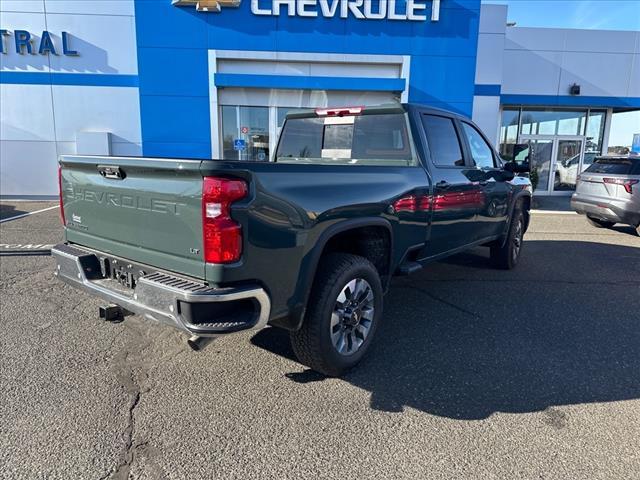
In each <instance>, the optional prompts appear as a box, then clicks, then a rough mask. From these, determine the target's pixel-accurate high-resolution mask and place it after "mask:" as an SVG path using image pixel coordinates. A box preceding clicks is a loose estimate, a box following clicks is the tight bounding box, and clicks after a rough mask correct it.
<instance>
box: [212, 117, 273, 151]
mask: <svg viewBox="0 0 640 480" xmlns="http://www.w3.org/2000/svg"><path fill="white" fill-rule="evenodd" d="M221 116H222V122H221V123H222V151H223V158H224V159H229V160H231V159H237V160H249V161H254V162H266V161H269V138H270V135H269V108H268V107H241V106H223V107H222V108H221Z"/></svg>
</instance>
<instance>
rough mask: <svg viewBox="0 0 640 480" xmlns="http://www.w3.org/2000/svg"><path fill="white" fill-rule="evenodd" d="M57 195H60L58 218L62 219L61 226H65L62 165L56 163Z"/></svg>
mask: <svg viewBox="0 0 640 480" xmlns="http://www.w3.org/2000/svg"><path fill="white" fill-rule="evenodd" d="M58 196H59V197H60V220H61V221H62V226H63V227H65V226H66V225H67V221H66V219H65V217H64V202H63V200H62V166H61V165H58Z"/></svg>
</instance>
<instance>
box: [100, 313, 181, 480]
mask: <svg viewBox="0 0 640 480" xmlns="http://www.w3.org/2000/svg"><path fill="white" fill-rule="evenodd" d="M124 327H125V331H128V333H129V334H130V335H132V338H131V340H130V341H129V342H128V343H127V344H126V345H125V346H124V347H123V348H122V350H121V351H120V352H118V353H117V354H116V355H115V357H114V358H113V370H114V371H115V374H116V378H117V379H118V382H119V383H120V384H121V385H122V386H123V388H124V390H125V393H127V394H128V395H129V396H130V401H129V407H128V412H127V424H126V426H125V428H124V430H123V432H122V438H123V439H124V445H123V449H122V450H123V451H122V454H121V455H120V461H119V463H118V464H117V465H115V466H114V467H113V468H111V469H110V470H109V472H107V473H106V474H105V475H104V476H103V477H101V480H106V479H107V478H108V479H110V480H126V479H128V478H129V477H130V474H131V470H132V468H133V467H134V466H135V465H136V462H137V460H138V459H139V457H140V456H144V459H145V460H146V463H147V467H148V468H149V469H151V470H153V471H154V472H155V473H157V474H158V475H157V477H158V478H160V477H162V476H163V475H162V472H161V469H160V467H159V466H158V465H157V464H156V463H155V462H154V461H153V458H154V456H155V455H157V453H156V450H155V448H153V447H152V446H151V445H150V444H149V441H148V440H147V439H142V438H136V437H137V435H136V432H137V429H136V411H137V409H138V408H139V406H140V402H141V400H142V396H143V395H144V394H146V393H149V392H150V391H151V390H152V387H151V383H150V381H149V372H150V371H151V370H152V369H153V368H154V367H155V366H157V365H158V364H162V362H164V361H166V360H172V359H174V358H175V357H176V356H177V355H179V354H181V353H183V352H185V351H188V350H187V347H186V343H182V342H180V343H179V344H178V345H177V346H176V347H175V348H169V349H163V351H162V354H161V355H157V356H156V355H152V352H149V351H148V350H149V348H150V347H152V346H153V344H154V343H155V341H160V340H162V339H163V338H165V337H167V336H171V335H177V333H175V332H173V331H171V330H168V329H167V330H165V329H160V330H157V329H156V327H155V326H153V325H145V324H144V323H136V322H129V323H127V324H124ZM112 345H113V344H112Z"/></svg>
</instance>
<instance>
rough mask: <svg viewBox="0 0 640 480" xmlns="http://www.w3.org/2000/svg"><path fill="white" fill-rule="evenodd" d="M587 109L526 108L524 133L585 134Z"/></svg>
mask: <svg viewBox="0 0 640 480" xmlns="http://www.w3.org/2000/svg"><path fill="white" fill-rule="evenodd" d="M586 117H587V111H586V110H553V109H525V110H523V111H522V129H521V133H522V134H524V135H584V128H585V125H586Z"/></svg>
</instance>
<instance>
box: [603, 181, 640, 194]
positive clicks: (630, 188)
mask: <svg viewBox="0 0 640 480" xmlns="http://www.w3.org/2000/svg"><path fill="white" fill-rule="evenodd" d="M603 182H604V183H609V184H612V185H622V186H623V187H624V190H625V191H626V192H627V193H629V194H632V193H633V186H634V185H635V184H637V183H638V182H640V180H626V179H624V178H604V179H603Z"/></svg>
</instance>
